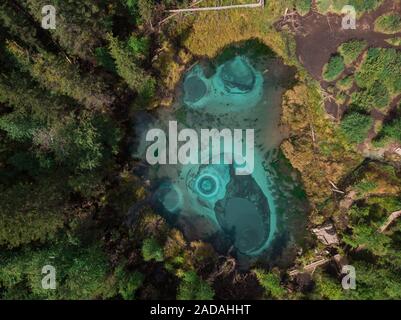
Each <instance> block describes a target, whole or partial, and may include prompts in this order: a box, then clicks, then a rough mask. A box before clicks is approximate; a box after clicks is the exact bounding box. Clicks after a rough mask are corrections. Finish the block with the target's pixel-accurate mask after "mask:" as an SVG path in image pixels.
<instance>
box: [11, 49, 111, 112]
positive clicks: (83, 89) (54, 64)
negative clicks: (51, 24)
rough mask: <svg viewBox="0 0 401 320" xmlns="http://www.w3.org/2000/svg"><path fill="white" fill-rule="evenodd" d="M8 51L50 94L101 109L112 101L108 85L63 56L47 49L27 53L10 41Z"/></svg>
mask: <svg viewBox="0 0 401 320" xmlns="http://www.w3.org/2000/svg"><path fill="white" fill-rule="evenodd" d="M7 48H8V50H9V51H10V52H11V53H12V54H13V55H14V57H15V58H16V59H17V60H18V62H19V63H20V64H21V66H22V67H23V68H24V69H25V70H27V71H29V72H30V74H31V75H32V76H33V77H34V78H35V79H36V80H37V81H38V82H39V83H40V84H41V85H42V86H44V87H45V88H47V89H48V90H50V92H52V93H57V94H61V95H66V96H69V97H71V98H74V99H75V100H76V101H78V102H80V103H82V104H83V105H85V106H86V107H88V108H90V109H99V110H100V109H103V110H104V109H105V108H107V107H110V106H111V104H112V103H113V102H114V97H113V96H112V95H111V94H109V93H108V92H109V88H108V86H107V85H106V84H105V83H104V82H103V81H101V79H99V78H97V77H96V76H95V75H93V74H86V75H84V74H82V73H81V72H80V70H79V68H78V67H77V66H76V65H74V64H72V63H70V62H69V61H68V60H67V59H65V58H62V57H60V56H56V55H54V54H52V53H49V52H41V53H37V54H35V53H33V54H29V52H26V51H24V50H23V48H22V47H20V46H18V45H17V44H16V43H14V42H8V45H7Z"/></svg>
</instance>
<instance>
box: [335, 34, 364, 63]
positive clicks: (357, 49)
mask: <svg viewBox="0 0 401 320" xmlns="http://www.w3.org/2000/svg"><path fill="white" fill-rule="evenodd" d="M367 46H368V43H367V42H366V41H360V40H351V41H348V42H345V43H343V44H342V45H341V46H340V47H339V48H338V52H339V53H340V54H341V56H342V57H343V58H344V63H345V64H346V65H351V64H352V63H353V62H354V61H355V60H356V59H357V58H358V57H359V56H360V54H361V53H362V52H363V50H365V49H366V47H367Z"/></svg>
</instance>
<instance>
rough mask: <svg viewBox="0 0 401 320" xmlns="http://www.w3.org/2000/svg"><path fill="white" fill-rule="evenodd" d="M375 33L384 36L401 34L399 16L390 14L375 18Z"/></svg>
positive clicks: (400, 17) (400, 19) (400, 16)
mask: <svg viewBox="0 0 401 320" xmlns="http://www.w3.org/2000/svg"><path fill="white" fill-rule="evenodd" d="M375 31H377V32H382V33H386V34H394V33H398V32H401V15H399V14H395V13H390V14H385V15H382V16H381V17H379V18H377V20H376V21H375Z"/></svg>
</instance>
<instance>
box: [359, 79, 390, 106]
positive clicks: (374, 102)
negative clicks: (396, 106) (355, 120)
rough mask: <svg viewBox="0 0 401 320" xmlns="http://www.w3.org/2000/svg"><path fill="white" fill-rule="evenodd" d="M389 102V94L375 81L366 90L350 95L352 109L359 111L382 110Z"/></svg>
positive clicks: (384, 87)
mask: <svg viewBox="0 0 401 320" xmlns="http://www.w3.org/2000/svg"><path fill="white" fill-rule="evenodd" d="M389 102H390V95H389V92H388V90H387V88H386V86H384V84H383V83H381V82H379V81H376V82H375V83H373V85H372V86H370V87H369V88H367V89H364V90H361V91H358V92H355V93H354V94H353V95H352V107H353V108H355V109H357V110H360V111H370V110H372V109H374V108H384V107H386V106H387V105H388V104H389Z"/></svg>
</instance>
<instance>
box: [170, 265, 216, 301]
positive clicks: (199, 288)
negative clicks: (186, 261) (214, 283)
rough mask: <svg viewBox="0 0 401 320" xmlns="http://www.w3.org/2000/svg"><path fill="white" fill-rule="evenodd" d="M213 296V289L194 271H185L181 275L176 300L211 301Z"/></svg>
mask: <svg viewBox="0 0 401 320" xmlns="http://www.w3.org/2000/svg"><path fill="white" fill-rule="evenodd" d="M213 296H214V292H213V289H212V288H211V287H210V285H209V284H208V283H207V282H206V281H204V280H202V279H201V278H200V277H199V276H198V275H197V274H196V272H195V271H187V272H185V273H184V274H183V276H182V280H181V283H180V286H179V288H178V295H177V299H178V300H212V299H213Z"/></svg>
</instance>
